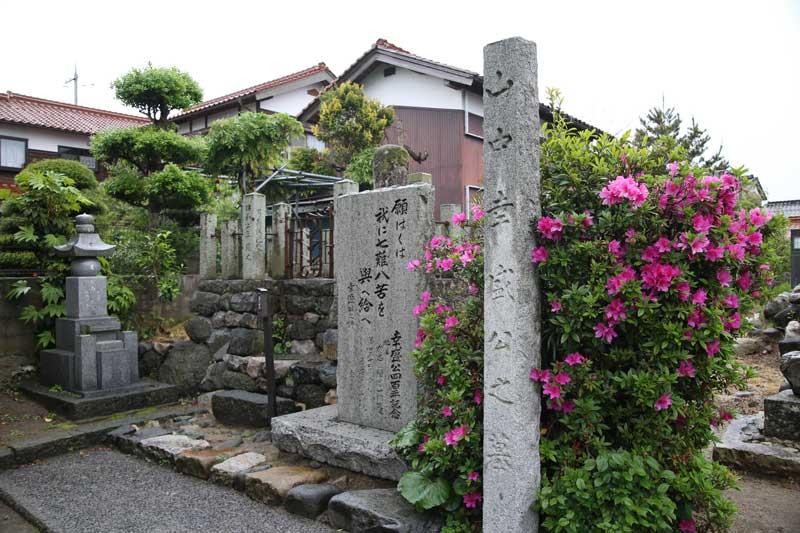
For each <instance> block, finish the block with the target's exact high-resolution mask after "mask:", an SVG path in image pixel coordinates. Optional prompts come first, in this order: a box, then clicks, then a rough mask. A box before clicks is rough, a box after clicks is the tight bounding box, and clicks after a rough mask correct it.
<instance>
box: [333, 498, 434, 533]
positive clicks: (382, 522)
mask: <svg viewBox="0 0 800 533" xmlns="http://www.w3.org/2000/svg"><path fill="white" fill-rule="evenodd" d="M328 518H329V519H330V521H331V524H332V525H333V526H334V527H338V528H341V529H344V530H346V531H349V532H350V533H366V532H367V531H403V532H405V533H432V532H437V531H439V530H440V529H441V523H440V521H439V520H437V519H436V517H434V516H432V515H429V514H422V513H419V512H417V511H416V510H415V509H414V506H412V505H411V504H410V503H408V502H407V501H406V500H404V499H403V497H402V496H400V494H399V493H398V492H397V491H396V490H395V489H372V490H354V491H350V492H343V493H341V494H338V495H336V496H334V497H333V498H331V500H330V503H329V504H328Z"/></svg>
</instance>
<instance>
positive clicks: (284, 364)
mask: <svg viewBox="0 0 800 533" xmlns="http://www.w3.org/2000/svg"><path fill="white" fill-rule="evenodd" d="M297 362H298V361H296V360H294V359H277V360H276V361H275V380H276V381H280V380H282V379H284V378H285V377H286V376H287V375H289V371H290V370H291V368H292V366H294V365H295V364H296V363H297Z"/></svg>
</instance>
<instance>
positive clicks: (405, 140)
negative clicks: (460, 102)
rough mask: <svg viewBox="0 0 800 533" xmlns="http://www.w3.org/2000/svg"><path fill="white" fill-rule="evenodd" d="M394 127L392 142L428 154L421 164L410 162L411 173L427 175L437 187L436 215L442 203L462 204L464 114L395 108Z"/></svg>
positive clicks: (389, 134)
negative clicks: (425, 173) (431, 177)
mask: <svg viewBox="0 0 800 533" xmlns="http://www.w3.org/2000/svg"><path fill="white" fill-rule="evenodd" d="M394 109H395V114H396V117H395V125H394V126H393V127H391V128H389V130H387V140H388V142H390V143H397V144H407V145H408V146H410V147H411V148H412V149H414V150H415V151H417V152H428V154H429V155H428V159H426V160H425V161H423V162H422V163H416V162H415V161H412V162H411V171H412V172H428V173H430V174H431V175H432V176H433V186H434V187H435V188H436V205H435V214H434V216H435V217H436V218H437V219H438V217H439V206H440V205H441V204H463V203H464V200H463V196H464V192H463V191H464V186H463V183H462V167H463V160H462V146H463V139H464V112H463V111H459V110H449V109H428V108H414V107H395V108H394Z"/></svg>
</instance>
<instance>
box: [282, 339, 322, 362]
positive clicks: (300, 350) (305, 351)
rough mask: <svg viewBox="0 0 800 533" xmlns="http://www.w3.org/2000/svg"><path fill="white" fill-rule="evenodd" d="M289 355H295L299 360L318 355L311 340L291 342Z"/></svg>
mask: <svg viewBox="0 0 800 533" xmlns="http://www.w3.org/2000/svg"><path fill="white" fill-rule="evenodd" d="M289 353H290V354H292V355H297V356H298V358H301V359H304V358H308V357H310V356H316V355H319V352H318V351H317V347H316V345H315V344H314V341H312V340H304V341H292V342H291V344H290V345H289Z"/></svg>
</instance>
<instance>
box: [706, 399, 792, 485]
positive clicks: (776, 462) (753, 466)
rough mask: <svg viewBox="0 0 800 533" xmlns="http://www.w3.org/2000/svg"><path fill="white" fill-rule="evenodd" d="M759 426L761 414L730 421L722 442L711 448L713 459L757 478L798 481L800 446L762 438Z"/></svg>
mask: <svg viewBox="0 0 800 533" xmlns="http://www.w3.org/2000/svg"><path fill="white" fill-rule="evenodd" d="M763 425H764V414H763V413H759V414H757V415H750V416H744V417H739V418H736V419H734V420H733V422H731V423H730V425H729V426H728V428H727V429H726V430H725V433H723V435H722V442H720V443H718V444H717V445H716V446H714V459H715V460H717V461H719V462H720V463H725V464H728V465H732V466H736V467H739V468H742V469H745V470H750V471H752V472H755V473H759V474H773V475H781V476H789V477H793V478H795V479H797V480H800V442H797V441H786V440H784V441H781V440H778V439H772V438H769V437H765V436H764V435H763V434H762V428H763Z"/></svg>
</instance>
